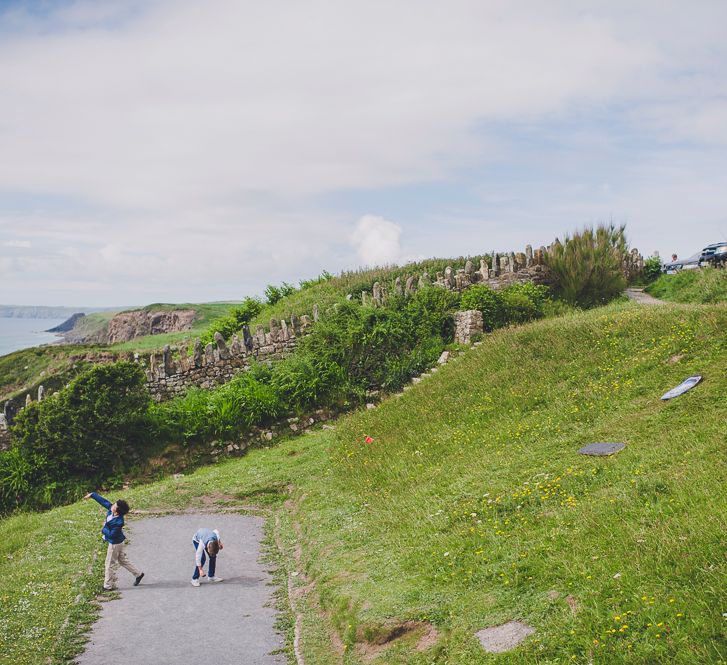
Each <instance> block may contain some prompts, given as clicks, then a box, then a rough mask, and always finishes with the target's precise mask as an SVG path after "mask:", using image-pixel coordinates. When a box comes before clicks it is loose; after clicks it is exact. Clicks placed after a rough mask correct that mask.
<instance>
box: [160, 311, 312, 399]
mask: <svg viewBox="0 0 727 665" xmlns="http://www.w3.org/2000/svg"><path fill="white" fill-rule="evenodd" d="M317 319H318V307H317V306H316V307H314V308H313V319H311V318H310V317H308V316H301V317H300V318H299V317H297V316H295V315H293V316H292V317H291V320H290V323H289V324H288V323H287V322H286V321H284V320H281V321H278V320H277V319H271V320H270V327H269V329H268V330H266V329H265V328H264V326H262V325H258V326H257V328H256V330H255V333H254V334H252V333H251V331H250V329H249V328H248V326H244V327H243V329H242V332H241V335H240V336H238V335H233V336H232V338H231V340H230V344H229V345H228V344H226V343H225V340H224V338H223V337H222V335H220V333H216V334H215V343H214V344H207V346H205V347H204V348H202V344H201V342H200V340H199V339H197V340H195V343H194V351H193V354H192V355H191V356H188V355H187V353H186V349H181V350H180V349H172V348H170V347H169V346H166V347H164V351H163V352H162V353H160V354H153V355H152V356H150V358H149V369H148V370H147V372H146V377H147V387H148V388H149V392H150V393H151V395H152V397H153V398H154V399H155V400H156V401H161V400H165V399H171V398H172V397H176V396H178V395H183V394H184V393H185V392H186V391H187V390H188V389H189V388H191V387H193V386H194V387H198V388H213V387H215V386H219V385H222V384H223V383H227V382H228V381H230V380H231V379H232V378H233V377H234V376H235V375H236V374H239V373H240V372H244V371H246V370H247V369H249V367H250V365H251V364H252V363H253V362H255V361H274V360H280V359H281V358H285V357H286V356H288V355H290V354H291V353H292V351H293V349H295V346H296V344H297V342H298V340H299V339H300V337H302V336H303V335H306V334H307V333H308V332H309V331H310V328H311V326H312V324H313V322H314V321H315V320H317ZM175 356H176V357H175Z"/></svg>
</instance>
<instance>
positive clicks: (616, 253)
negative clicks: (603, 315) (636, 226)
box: [545, 224, 628, 307]
mask: <svg viewBox="0 0 727 665" xmlns="http://www.w3.org/2000/svg"><path fill="white" fill-rule="evenodd" d="M624 230H625V227H623V226H620V227H618V228H617V227H615V226H614V225H613V224H611V225H609V226H604V225H601V226H599V227H598V228H596V229H595V230H594V229H593V228H586V229H584V230H583V231H581V232H579V233H574V234H573V236H572V237H568V236H566V239H565V242H564V243H563V244H561V243H559V242H556V243H554V245H553V246H552V248H551V249H550V251H548V252H547V253H546V255H545V262H546V265H547V266H548V268H549V269H550V272H551V275H552V277H553V279H554V288H555V290H556V293H557V294H558V295H559V296H560V297H561V298H562V299H563V300H565V301H566V302H568V303H570V304H571V305H577V306H579V307H594V306H596V305H602V304H604V303H606V302H608V301H609V300H612V299H613V298H615V297H616V296H618V295H619V294H621V293H622V292H623V290H624V289H625V288H626V278H625V277H624V274H623V270H622V266H623V262H624V259H625V258H626V254H627V252H628V245H627V243H626V237H625V234H624Z"/></svg>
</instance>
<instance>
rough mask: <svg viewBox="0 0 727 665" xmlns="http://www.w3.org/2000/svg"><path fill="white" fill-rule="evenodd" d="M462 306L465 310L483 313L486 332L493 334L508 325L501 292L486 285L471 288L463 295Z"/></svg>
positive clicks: (476, 285)
mask: <svg viewBox="0 0 727 665" xmlns="http://www.w3.org/2000/svg"><path fill="white" fill-rule="evenodd" d="M460 306H461V308H462V309H464V310H468V309H478V310H480V312H482V317H483V319H484V324H485V330H487V331H488V332H491V331H493V330H495V329H496V328H502V326H504V325H507V322H508V320H507V312H506V308H505V301H504V299H503V296H502V294H501V293H500V292H499V291H493V290H492V289H491V288H490V287H489V286H485V285H484V284H475V285H474V286H470V287H469V288H468V289H467V290H466V291H465V292H464V293H463V294H462V300H461V302H460Z"/></svg>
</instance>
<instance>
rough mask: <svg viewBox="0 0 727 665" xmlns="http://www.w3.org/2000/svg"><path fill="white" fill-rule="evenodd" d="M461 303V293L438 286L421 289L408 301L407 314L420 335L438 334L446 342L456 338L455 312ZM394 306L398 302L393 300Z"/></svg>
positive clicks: (424, 336)
mask: <svg viewBox="0 0 727 665" xmlns="http://www.w3.org/2000/svg"><path fill="white" fill-rule="evenodd" d="M459 305H460V294H459V293H457V292H456V291H448V290H447V289H442V288H440V287H436V286H429V287H426V288H423V289H419V290H418V291H417V292H416V293H414V295H413V296H411V297H410V298H409V299H408V300H407V302H406V315H407V317H409V318H410V319H412V321H413V323H414V325H415V326H416V328H417V332H418V335H419V336H421V337H423V338H428V337H430V336H431V335H437V336H439V337H440V338H441V339H443V340H444V341H445V342H450V341H452V339H453V338H454V312H456V311H457V308H458V307H459ZM392 306H396V303H395V302H393V301H392Z"/></svg>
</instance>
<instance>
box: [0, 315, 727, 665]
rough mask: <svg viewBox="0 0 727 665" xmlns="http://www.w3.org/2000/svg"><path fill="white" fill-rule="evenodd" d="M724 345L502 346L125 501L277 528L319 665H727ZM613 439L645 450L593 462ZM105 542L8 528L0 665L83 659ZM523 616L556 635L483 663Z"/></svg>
mask: <svg viewBox="0 0 727 665" xmlns="http://www.w3.org/2000/svg"><path fill="white" fill-rule="evenodd" d="M726 325H727V307H725V306H721V305H715V306H698V305H669V306H665V307H660V308H655V307H653V308H652V307H639V306H637V305H633V304H618V305H612V306H609V307H606V308H602V309H597V310H592V311H589V312H585V313H578V314H573V315H569V316H566V317H562V318H560V319H549V320H545V321H542V322H539V323H535V324H530V325H527V326H523V327H520V328H510V329H504V330H500V331H497V332H496V333H494V334H492V335H489V336H487V338H486V339H485V341H484V342H483V343H482V345H481V346H479V347H478V348H476V349H472V350H470V351H467V352H465V353H463V354H462V355H460V356H458V357H457V358H455V359H454V360H453V361H452V362H450V364H448V365H446V366H444V367H442V368H441V369H439V370H438V371H437V372H436V373H434V374H432V375H431V376H429V377H427V378H425V379H423V380H422V381H421V383H418V384H416V385H414V386H412V387H411V389H409V390H407V391H406V392H405V393H404V394H403V396H401V397H398V398H391V399H389V400H387V401H385V402H383V403H382V404H381V405H380V406H379V407H378V408H376V409H374V410H368V411H362V412H358V413H355V414H352V415H350V416H347V417H345V418H342V419H341V420H340V421H339V422H338V423H337V429H336V430H335V431H330V430H326V431H320V432H318V433H315V434H310V435H306V436H302V437H298V438H294V439H290V440H288V441H285V442H283V443H281V444H280V445H277V446H275V447H271V448H261V449H258V450H253V451H251V452H250V453H249V454H247V455H246V456H245V457H243V458H241V459H239V460H233V461H228V462H225V463H221V464H219V465H216V466H213V467H207V468H205V469H202V470H200V471H198V472H196V473H194V474H192V475H190V476H185V477H181V478H176V479H174V478H168V479H166V480H163V481H160V482H158V483H154V484H150V485H146V486H142V487H138V488H134V489H132V490H129V491H128V492H127V493H126V494H127V495H128V498H129V499H130V501H131V502H132V505H133V506H135V507H136V508H145V509H154V510H162V511H166V510H174V509H178V508H180V509H181V508H190V507H191V508H193V507H194V506H196V505H199V504H200V501H201V500H202V497H206V500H205V501H206V503H205V505H208V506H212V507H216V508H218V509H220V510H224V509H241V507H243V506H248V507H249V506H251V505H254V504H257V505H258V506H260V507H261V508H263V509H266V510H269V511H270V512H271V519H270V520H269V521H268V525H269V534H270V538H271V541H272V540H273V539H275V540H277V541H278V543H279V544H280V545H281V546H282V549H283V553H282V557H281V565H282V566H283V567H284V568H287V569H288V570H290V571H292V570H294V571H296V572H299V573H300V574H299V575H297V576H295V577H293V578H291V579H292V580H293V582H294V584H295V585H297V586H298V588H299V593H297V594H296V601H295V604H296V609H297V610H298V611H300V612H301V613H302V615H303V649H304V652H305V655H306V657H307V662H310V663H315V664H316V665H327V664H328V663H346V664H351V663H379V664H384V663H385V664H389V665H397V664H403V663H407V664H417V665H424V664H425V663H427V664H429V663H441V664H444V663H450V664H455V663H458V664H467V665H477V664H479V663H482V664H484V663H513V664H514V663H518V664H521V663H566V662H567V663H571V662H573V663H584V664H585V663H590V662H593V663H643V664H647V663H649V664H651V663H665V662H669V663H684V664H687V663H689V664H692V663H720V662H725V660H727V640H726V634H725V627H726V625H727V621H725V618H724V616H723V612H725V611H727V608H725V606H724V598H725V596H726V595H725V592H726V591H727V588H726V586H727V585H726V584H725V580H726V579H727V575H726V573H727V562H726V560H725V550H726V546H727V536H726V535H725V534H727V528H726V527H727V518H726V516H727V498H725V492H724V487H725V481H726V480H727V478H726V476H727V474H726V473H725V472H726V465H725V455H724V449H725V442H726V439H725V433H724V432H725V428H724V421H725V416H726V415H727V409H726V408H725V402H724V395H725V391H726V390H727V375H726V374H725V372H724V367H725V361H727V337H725V335H724V330H725V326H726ZM694 373H700V374H702V375H703V376H704V381H703V383H702V384H700V385H699V386H698V387H697V388H695V389H694V390H692V391H691V392H689V393H687V394H686V395H684V396H682V397H680V398H678V399H676V400H673V401H671V402H661V401H660V400H659V396H660V395H661V394H662V393H663V392H665V391H666V390H667V389H669V388H671V387H673V386H674V385H676V384H677V383H679V382H680V381H681V380H682V379H684V378H685V377H686V376H688V375H690V374H694ZM367 436H370V437H371V438H373V442H372V443H366V440H365V438H366V437H367ZM593 441H621V442H624V443H626V444H627V446H626V449H625V450H623V451H622V452H621V453H619V454H618V455H616V456H614V457H610V458H590V457H584V456H581V455H578V454H577V453H576V451H577V450H578V448H580V447H581V446H582V445H584V444H586V443H589V442H593ZM137 519H138V517H137ZM133 520H134V517H133V515H132V519H131V523H132V525H133ZM97 522H98V515H97V512H96V511H95V510H93V509H91V508H89V507H88V505H87V504H75V505H72V506H68V507H65V508H59V509H56V510H54V511H51V512H50V513H48V514H45V515H19V516H16V517H12V518H9V519H7V520H5V521H3V522H2V523H0V599H1V600H2V604H3V608H4V611H3V613H2V616H1V617H0V640H2V643H0V662H10V661H3V660H2V659H3V657H6V655H7V654H10V653H12V654H13V656H12V658H13V660H12V662H13V663H26V662H27V663H31V662H41V661H42V660H43V659H45V658H46V657H51V658H55V661H56V662H59V661H60V659H62V657H64V656H65V655H67V654H69V653H72V652H73V651H74V650H75V649H76V648H77V643H76V634H77V630H78V627H79V626H81V625H83V623H84V622H86V621H87V620H88V619H89V617H90V616H91V613H92V605H91V604H90V600H91V598H92V596H93V586H92V583H91V580H92V579H93V580H95V582H94V584H96V583H97V582H98V580H99V579H100V577H99V571H100V569H101V566H102V561H101V558H102V557H101V558H97V559H95V560H94V559H93V552H94V551H96V552H98V551H99V543H98V540H97V534H96V531H97V528H98V524H97ZM132 528H133V526H132ZM305 589H308V591H307V593H305V592H304V590H305ZM74 599H78V602H77V603H74ZM69 607H71V610H70V620H69V621H68V622H67V623H64V622H65V618H66V616H67V615H68V614H69V610H68V608H69ZM510 619H520V620H523V621H526V622H527V623H529V624H530V625H532V626H533V627H535V628H536V630H537V633H536V634H535V635H534V636H532V637H531V638H529V640H528V641H527V642H525V643H524V644H523V645H522V646H521V647H519V648H518V649H517V650H515V651H512V652H509V653H505V654H501V655H497V656H495V655H490V654H486V653H485V652H484V651H483V650H482V649H481V647H480V646H479V644H478V643H477V641H476V639H475V637H474V633H475V632H476V631H477V630H479V629H481V628H484V627H487V626H491V625H498V624H500V623H502V622H504V621H507V620H510ZM331 635H334V638H333V639H331ZM424 636H427V637H428V641H420V640H421V639H422V638H423V637H424ZM419 649H422V650H421V651H420V650H419Z"/></svg>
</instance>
